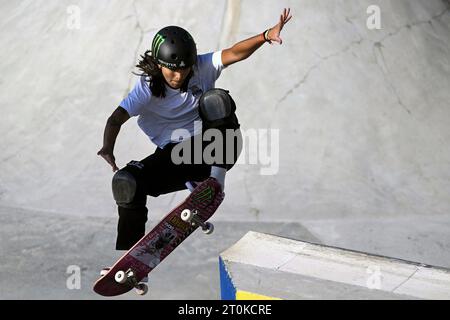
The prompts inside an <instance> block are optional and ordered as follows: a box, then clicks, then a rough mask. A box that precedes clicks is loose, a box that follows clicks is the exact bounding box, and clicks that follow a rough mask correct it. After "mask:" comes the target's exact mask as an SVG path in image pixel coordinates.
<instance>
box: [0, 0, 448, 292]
mask: <svg viewBox="0 0 450 320" xmlns="http://www.w3.org/2000/svg"><path fill="white" fill-rule="evenodd" d="M371 5H376V6H378V7H379V8H380V14H381V29H379V30H377V29H375V30H370V29H368V28H367V19H368V18H369V16H370V14H368V13H367V9H368V7H369V6H371ZM0 7H1V10H0V12H1V13H0V14H1V16H2V22H1V24H2V28H1V29H0V30H1V31H0V32H1V35H2V36H1V37H0V43H1V45H2V52H1V53H0V54H1V59H0V71H1V74H2V75H3V76H2V78H1V79H0V103H1V106H2V110H3V113H2V116H1V117H0V137H1V139H0V149H1V150H2V152H1V162H0V163H1V170H0V210H1V215H0V216H1V219H2V223H1V225H0V228H1V229H0V230H1V236H2V239H1V240H2V241H1V248H0V249H1V252H2V256H12V257H13V258H11V260H8V261H9V262H5V263H4V264H2V266H1V267H0V268H2V269H1V271H2V273H1V274H2V275H5V276H2V279H0V285H1V287H3V288H9V287H10V285H9V284H8V281H7V280H8V279H7V278H8V276H12V275H13V274H14V275H15V276H16V277H17V272H18V270H17V268H15V266H17V265H19V266H20V268H19V271H20V273H21V274H23V278H22V279H23V288H24V289H23V290H22V289H21V290H17V291H16V292H14V291H8V290H6V289H3V290H4V291H0V297H11V296H12V297H17V296H18V297H34V296H36V288H38V287H40V288H42V287H47V286H48V288H49V290H48V292H51V293H49V296H56V297H66V298H72V297H88V296H89V294H90V292H87V291H83V290H81V291H79V292H66V291H67V290H66V288H65V286H64V285H62V288H61V290H63V291H62V292H61V291H59V290H60V289H59V288H60V287H54V283H52V282H51V281H50V280H49V281H48V282H45V283H41V282H40V281H44V280H43V279H40V278H39V277H33V278H30V275H29V274H30V268H31V267H30V266H32V265H34V266H36V265H37V266H39V268H41V269H45V270H46V272H47V273H48V274H49V279H50V278H51V277H53V278H55V277H57V278H58V279H59V278H61V283H62V284H64V283H65V277H66V274H65V270H66V268H67V266H68V265H69V264H75V265H80V266H81V269H82V270H84V271H83V272H84V274H85V278H84V279H86V280H83V281H85V282H83V283H85V285H84V287H83V288H86V290H88V289H87V288H88V286H89V283H90V282H89V281H91V280H92V279H93V278H94V274H96V273H97V269H98V268H99V266H100V265H101V264H103V263H108V261H109V262H110V261H111V260H112V259H113V258H112V257H113V253H112V251H113V243H114V232H115V223H116V219H117V216H116V215H117V213H116V207H115V203H114V201H113V199H112V195H111V190H110V188H111V177H112V171H111V168H110V167H109V166H108V165H107V164H106V163H105V162H104V161H103V160H102V159H100V158H99V157H98V156H97V155H96V152H97V151H98V150H99V149H100V147H101V144H102V138H103V129H104V125H105V122H106V119H107V117H108V116H109V115H110V114H111V112H112V111H113V110H114V109H115V108H116V107H117V104H118V103H119V102H120V101H121V99H122V98H123V97H124V96H125V95H126V94H127V93H128V92H129V91H130V89H131V88H132V87H133V85H134V82H135V81H136V77H135V76H134V75H132V73H131V72H132V71H135V69H134V68H133V66H134V65H135V64H136V62H137V60H138V58H139V55H140V54H142V53H143V52H144V51H145V50H147V49H148V48H149V44H150V42H151V39H152V38H153V36H154V34H155V32H156V31H157V30H159V29H160V28H161V27H162V26H165V25H169V24H177V25H181V26H183V27H185V28H186V29H188V30H189V31H191V33H192V34H193V35H194V37H195V38H196V41H197V44H198V49H199V52H202V53H204V52H209V51H213V50H219V49H222V48H225V47H228V46H231V45H232V44H234V43H235V42H237V41H240V40H243V39H245V38H248V37H250V36H253V35H256V34H258V33H260V32H262V31H263V30H265V29H266V28H268V27H270V26H272V25H274V24H275V23H276V22H277V19H278V14H279V13H280V12H281V10H282V9H283V7H290V8H291V9H292V13H293V15H294V18H293V20H292V21H291V22H290V23H289V24H288V25H287V26H286V28H285V30H283V34H282V37H283V40H284V43H283V45H282V46H277V45H274V46H269V45H265V46H264V47H263V48H261V49H260V50H258V52H256V53H255V54H254V55H253V56H252V57H251V58H249V59H248V60H247V61H244V62H242V63H238V64H236V65H233V66H231V67H230V68H228V69H227V70H224V72H223V74H222V76H221V78H220V79H219V81H218V82H217V87H222V88H226V89H228V90H230V92H231V94H232V95H233V98H234V99H235V100H236V103H237V105H238V106H237V108H238V110H237V114H238V116H239V119H240V122H241V124H242V129H243V130H244V131H247V132H249V133H252V132H256V133H257V134H259V137H260V138H259V139H258V140H257V141H258V143H259V144H260V145H259V146H258V147H260V148H259V149H256V151H255V150H254V151H251V150H247V151H246V157H247V163H245V164H240V165H238V166H236V167H235V168H234V169H233V170H232V171H231V172H230V173H229V174H228V175H227V180H226V194H227V196H226V199H225V202H224V204H223V206H222V207H221V208H220V209H219V211H218V212H217V213H216V215H215V217H214V219H215V221H217V222H218V224H217V226H219V229H217V228H216V233H217V234H216V235H215V236H213V237H216V238H212V240H210V241H211V242H210V243H209V244H208V245H209V246H211V248H210V250H211V252H209V253H208V254H210V255H211V256H209V257H205V256H202V255H201V254H200V253H198V252H197V251H195V252H196V253H197V254H199V257H200V256H201V258H198V260H195V258H193V259H194V260H193V261H192V263H193V264H195V263H197V264H198V263H201V261H200V260H201V259H203V261H210V260H208V259H211V264H208V267H209V266H211V267H212V268H215V265H216V260H215V259H216V258H217V256H218V255H219V253H220V252H221V251H223V250H224V249H226V248H228V247H229V246H231V244H232V243H234V242H235V241H237V240H238V239H239V238H240V237H241V236H242V235H243V234H245V233H244V231H245V232H246V231H248V230H255V231H261V232H267V233H275V234H279V235H282V236H289V237H291V238H294V239H300V240H305V241H312V242H316V243H324V244H328V245H333V246H338V247H343V248H348V249H353V250H359V251H364V252H371V253H376V254H381V255H386V256H393V257H397V258H401V259H406V260H411V261H421V262H423V263H426V264H430V265H437V266H442V267H446V266H447V267H448V266H449V265H450V253H449V252H450V250H449V249H450V232H449V231H450V222H449V221H450V197H449V196H448V195H449V194H450V148H448V145H449V142H448V141H450V129H449V128H450V126H449V125H448V124H449V120H448V119H450V109H449V108H448V105H449V103H448V102H449V101H450V90H448V88H449V87H450V61H449V59H450V38H449V34H450V14H449V3H448V1H441V0H432V1H422V0H415V1H409V0H391V1H389V0H377V1H356V0H355V1H329V0H318V1H313V0H300V1H297V0H295V1H287V0H282V1H271V0H265V1H253V0H250V1H238V0H228V1H225V0H218V1H214V2H212V1H211V2H210V1H207V2H205V1H200V0H198V1H197V0H195V1H194V0H193V1H188V2H187V1H182V0H179V1H175V0H170V1H164V7H162V6H161V1H144V0H142V1H140V0H136V1H127V0H120V1H119V0H99V1H95V3H93V2H90V1H82V0H75V1H66V0H62V1H60V0H50V1H48V0H45V1H44V0H20V1H1V2H0ZM77 10H79V11H77ZM74 12H75V13H76V12H79V14H80V17H81V21H80V24H79V28H78V27H77V26H76V25H75V27H74V26H73V23H72V22H73V21H72V20H71V19H72V17H73V14H74ZM271 129H274V130H279V131H277V132H278V136H279V144H275V146H276V148H277V149H278V150H279V154H277V157H276V158H273V159H269V161H263V160H265V159H264V157H257V159H258V162H257V164H250V163H248V162H249V161H248V158H249V156H251V155H255V153H256V155H257V153H258V152H259V150H263V151H264V150H265V149H266V147H267V144H268V143H270V142H271V139H272V138H276V136H272V135H271V131H270V130H271ZM154 148H155V147H154V146H153V145H152V144H151V143H150V142H149V141H148V139H147V138H146V137H145V136H144V135H143V133H142V132H140V130H139V128H138V126H137V125H136V122H135V119H132V120H130V121H129V122H127V123H126V125H125V126H124V127H123V128H122V131H121V133H120V136H119V139H118V141H117V144H116V149H115V151H116V153H115V155H116V158H117V162H118V165H119V166H124V165H125V164H126V163H127V162H128V161H130V160H139V159H142V158H143V157H146V156H147V155H149V154H150V153H152V152H153V150H154ZM269 154H270V153H269ZM270 160H271V161H270ZM270 165H272V166H273V168H274V170H273V172H272V173H273V174H269V175H262V174H261V169H264V168H266V169H267V168H269V167H270ZM186 194H187V193H186V192H185V191H183V192H178V193H176V194H170V195H164V196H161V197H159V198H157V199H149V201H148V206H149V220H150V223H154V222H156V221H158V220H159V219H160V218H161V217H162V216H163V215H164V214H165V213H167V212H168V211H169V210H170V209H171V208H172V207H173V206H174V205H175V204H176V203H177V202H179V201H180V200H181V199H182V198H184V197H185V196H186ZM221 225H222V227H223V229H220V226H221ZM232 226H234V227H232ZM240 228H246V230H241V229H240ZM239 232H242V234H241V233H239ZM26 235H28V236H26ZM192 241H193V242H192V244H194V243H196V241H199V243H202V245H203V246H205V244H204V242H203V240H200V238H194V240H192ZM200 241H201V242H200ZM66 247H69V248H71V250H70V251H67V250H65V248H66ZM81 247H82V248H83V249H84V250H83V251H82V250H81V249H80V248H81ZM187 247H189V248H191V247H190V245H189V244H187ZM85 250H87V251H85ZM110 250H111V254H110V256H106V252H110ZM192 250H195V249H192ZM53 252H59V253H60V254H59V255H58V256H59V258H58V259H56V258H53V257H54V255H53ZM13 253H14V254H13ZM12 254H13V255H12ZM86 254H88V255H87V256H86ZM102 254H105V255H104V256H103V255H102ZM180 255H181V254H180ZM99 256H101V257H103V258H99ZM192 256H194V257H195V253H193V254H192ZM174 259H175V260H173V262H169V264H170V263H173V265H171V266H172V267H173V268H175V269H176V268H177V266H179V267H180V268H182V265H183V261H181V258H179V259H180V260H177V258H176V257H175V258H174ZM48 261H51V266H50V267H48V265H47V264H48ZM208 263H209V262H208ZM47 268H48V270H47ZM200 269H201V268H200ZM201 270H206V265H205V269H201ZM214 270H215V269H214ZM165 272H167V274H166V273H165ZM202 272H203V271H202ZM205 272H206V271H205ZM214 272H215V271H214ZM170 274H171V272H170V271H169V270H167V271H162V273H161V275H160V276H161V277H164V276H166V275H167V276H169V275H170ZM205 274H208V273H205ZM214 276H218V274H214ZM194 278H195V279H197V281H198V282H197V283H199V284H201V285H199V287H202V288H205V287H207V288H208V289H203V290H198V291H196V290H194V289H193V287H192V286H195V282H194V283H193V284H190V285H191V287H190V288H188V287H186V288H185V291H183V289H182V288H180V286H178V287H177V290H178V291H177V293H172V295H176V294H180V295H182V293H183V292H189V293H191V292H196V293H197V294H198V295H199V297H202V294H204V292H207V294H205V295H206V296H207V297H211V296H215V297H219V287H218V283H217V286H216V287H208V284H209V283H210V281H209V280H208V279H207V278H208V277H206V276H204V275H202V274H197V276H195V277H194ZM160 285H161V288H164V285H167V284H165V283H163V282H162V281H161V283H160ZM155 287H156V288H158V284H155ZM25 288H26V290H25ZM64 290H66V291H64ZM156 290H157V289H156ZM151 297H153V296H151ZM155 297H156V298H158V297H162V296H161V295H160V296H158V295H155ZM163 297H169V298H170V297H172V296H171V294H170V293H167V295H164V296H163Z"/></svg>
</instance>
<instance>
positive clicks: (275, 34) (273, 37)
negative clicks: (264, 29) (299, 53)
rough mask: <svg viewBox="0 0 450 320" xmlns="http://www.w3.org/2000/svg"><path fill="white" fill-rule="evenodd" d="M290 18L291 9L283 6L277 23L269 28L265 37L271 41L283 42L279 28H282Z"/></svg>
mask: <svg viewBox="0 0 450 320" xmlns="http://www.w3.org/2000/svg"><path fill="white" fill-rule="evenodd" d="M291 18H292V15H291V9H290V8H287V9H286V8H285V9H284V10H283V14H282V15H281V16H280V22H278V24H276V25H275V26H274V27H273V28H271V29H270V30H269V33H268V35H267V37H268V38H269V40H270V41H271V42H277V43H279V44H283V40H282V39H281V38H280V34H281V30H283V27H284V25H285V24H286V23H288V22H289V20H291Z"/></svg>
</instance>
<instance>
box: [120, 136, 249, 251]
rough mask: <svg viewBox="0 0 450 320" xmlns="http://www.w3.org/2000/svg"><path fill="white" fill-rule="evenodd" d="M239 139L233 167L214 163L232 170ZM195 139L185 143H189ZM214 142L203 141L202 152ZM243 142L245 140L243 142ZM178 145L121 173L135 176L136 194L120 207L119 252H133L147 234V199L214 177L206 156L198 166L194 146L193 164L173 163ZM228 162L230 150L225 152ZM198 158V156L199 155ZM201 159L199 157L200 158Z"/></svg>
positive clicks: (137, 162) (129, 165)
mask: <svg viewBox="0 0 450 320" xmlns="http://www.w3.org/2000/svg"><path fill="white" fill-rule="evenodd" d="M238 140H239V138H237V139H234V141H233V146H234V157H233V160H234V161H233V163H232V164H214V165H217V166H220V167H223V168H225V169H227V170H230V169H231V168H232V167H233V166H234V163H235V162H236V161H237V159H238V157H239V154H240V152H241V146H242V145H241V144H239V143H237V141H238ZM189 142H192V140H190V141H187V142H182V143H189ZM210 143H211V142H202V143H201V151H202V153H203V151H204V149H205V147H207V146H208V145H209V144H210ZM240 143H242V140H241V142H240ZM176 145H177V144H176V143H172V144H169V145H166V146H165V147H164V149H160V148H157V149H156V151H155V153H153V154H152V155H150V156H148V157H147V158H145V159H143V160H141V161H131V162H130V163H128V164H127V166H126V167H125V168H123V169H121V170H126V171H127V172H129V173H131V174H132V175H133V176H134V178H135V179H136V185H137V187H136V194H135V196H134V199H133V201H132V202H131V203H129V204H127V205H125V206H118V211H119V222H118V229H117V242H116V249H117V250H128V249H130V248H131V247H132V246H133V245H134V244H135V243H136V242H137V241H138V240H139V239H140V238H142V237H143V236H144V235H145V223H146V222H147V213H148V209H147V207H146V202H147V196H152V197H158V196H159V195H161V194H167V193H171V192H175V191H180V190H184V189H186V185H185V183H186V182H187V181H203V180H205V179H207V178H208V177H209V176H210V173H211V166H212V165H211V164H207V163H205V161H204V159H203V157H200V159H201V160H202V161H201V162H202V163H200V164H195V163H194V160H195V155H194V154H195V147H194V144H193V143H190V145H191V162H190V163H188V164H183V163H182V164H174V163H173V162H172V158H171V155H172V150H173V148H174V147H175V146H176ZM223 154H224V159H226V149H225V148H224V150H223ZM197 155H198V153H197ZM197 159H199V157H198V156H197Z"/></svg>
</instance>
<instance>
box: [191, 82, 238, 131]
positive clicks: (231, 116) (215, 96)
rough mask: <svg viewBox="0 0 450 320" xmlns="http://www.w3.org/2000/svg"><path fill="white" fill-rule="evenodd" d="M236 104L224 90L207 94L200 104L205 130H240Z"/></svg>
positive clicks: (213, 90)
mask: <svg viewBox="0 0 450 320" xmlns="http://www.w3.org/2000/svg"><path fill="white" fill-rule="evenodd" d="M235 112H236V103H235V102H234V100H233V98H232V97H231V96H230V95H229V91H226V90H223V89H211V90H208V91H207V92H205V93H204V94H203V95H202V96H201V98H200V102H199V114H200V118H201V119H202V121H203V125H204V128H205V129H211V128H217V129H220V128H227V129H228V128H229V129H238V128H239V127H240V125H239V121H238V119H237V117H236V114H235Z"/></svg>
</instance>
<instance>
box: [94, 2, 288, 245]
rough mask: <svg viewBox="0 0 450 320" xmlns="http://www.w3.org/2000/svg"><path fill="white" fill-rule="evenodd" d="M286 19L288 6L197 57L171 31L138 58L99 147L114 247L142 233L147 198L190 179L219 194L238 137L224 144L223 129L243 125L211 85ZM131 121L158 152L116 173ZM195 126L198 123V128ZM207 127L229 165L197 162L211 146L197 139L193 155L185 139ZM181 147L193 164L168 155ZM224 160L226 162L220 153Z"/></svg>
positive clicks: (276, 37) (272, 38)
mask: <svg viewBox="0 0 450 320" xmlns="http://www.w3.org/2000/svg"><path fill="white" fill-rule="evenodd" d="M290 19H291V16H290V10H289V9H288V10H287V9H285V10H284V11H283V13H282V15H281V17H280V21H279V23H278V24H276V25H275V26H274V27H273V28H270V29H268V30H266V31H265V32H263V33H261V34H259V35H257V36H254V37H252V38H249V39H247V40H244V41H241V42H239V43H237V44H235V45H234V46H232V47H231V48H228V49H224V50H222V51H217V52H212V53H207V54H202V55H197V49H196V44H195V42H194V39H193V38H192V36H191V35H190V34H189V33H188V32H187V31H186V30H184V29H182V28H180V27H176V26H169V27H166V28H163V29H162V30H160V31H159V32H158V33H157V34H156V36H155V37H154V39H153V42H152V46H151V50H149V51H147V52H145V53H144V55H143V56H141V58H142V60H141V61H140V62H139V64H138V65H137V67H138V68H139V70H141V71H142V73H141V74H139V76H140V78H139V79H138V81H137V83H136V85H135V87H134V89H133V90H132V91H131V92H130V93H129V95H128V96H127V97H126V98H125V99H124V100H123V101H122V102H121V103H120V106H119V107H118V108H117V109H116V110H115V111H114V112H113V113H112V115H111V116H110V117H109V118H108V121H107V124H106V127H105V131H104V139H103V147H102V148H101V150H100V151H99V152H98V153H97V154H98V155H99V156H101V157H103V158H104V159H105V160H106V161H107V162H108V163H109V164H110V165H111V167H112V169H113V171H114V172H115V174H114V176H113V179H112V190H113V196H114V199H115V201H116V203H117V205H118V211H119V222H118V235H117V241H116V249H117V250H128V249H130V248H131V247H132V246H133V245H134V244H135V243H136V242H137V241H138V240H139V239H140V238H141V237H143V236H144V234H145V223H146V222H147V213H148V210H147V207H146V200H147V196H153V197H158V196H159V195H161V194H167V193H171V192H175V191H179V190H183V189H186V185H185V183H186V182H188V181H203V180H205V179H208V178H212V179H217V181H218V182H219V183H220V184H221V186H222V190H224V186H225V174H226V172H227V170H230V169H231V168H232V167H233V165H234V163H235V162H236V160H237V158H238V156H239V151H240V148H239V143H238V141H237V140H239V135H237V137H233V138H232V139H233V140H232V141H231V142H230V139H228V141H227V138H226V135H225V130H227V129H233V130H238V129H239V127H240V125H239V122H238V119H237V117H236V115H235V109H236V106H235V103H234V101H233V99H232V97H231V96H230V94H229V92H228V91H225V90H221V89H214V85H215V81H216V80H217V79H218V78H219V76H220V74H221V71H222V70H223V69H224V68H226V67H227V66H229V65H232V64H233V63H236V62H239V61H242V60H244V59H246V58H248V57H249V56H250V55H252V54H253V53H254V52H255V51H256V50H257V49H258V48H260V47H261V46H262V45H263V44H264V43H265V42H269V43H271V42H277V43H280V44H281V43H282V40H281V38H280V32H281V30H282V29H283V26H284V25H285V24H286V23H287V22H288V21H289V20H290ZM136 116H137V117H139V118H138V125H139V127H140V128H141V129H142V130H143V131H144V133H145V134H146V135H147V136H148V137H149V138H150V140H151V141H152V142H153V143H154V144H156V145H157V149H156V151H155V152H154V153H153V154H151V155H149V156H148V157H146V158H145V159H143V160H141V161H131V162H130V163H128V164H127V165H126V167H124V168H122V169H120V170H119V168H118V167H117V165H116V162H115V158H114V154H113V150H114V145H115V141H116V138H117V136H118V133H119V131H120V128H121V126H122V125H123V124H124V123H125V122H126V121H127V120H128V119H129V118H130V117H136ZM196 123H201V126H200V129H199V126H198V125H197V126H196V125H195V124H196ZM179 129H185V130H186V131H187V132H189V135H190V136H189V137H184V138H183V139H181V140H180V137H179V136H178V135H174V132H175V131H176V130H179ZM208 129H218V130H219V131H220V132H221V133H223V138H224V139H223V141H224V144H223V145H224V148H223V152H224V153H226V152H229V149H228V148H226V147H225V146H227V145H229V144H230V143H231V144H232V145H233V151H234V152H233V156H232V159H233V162H232V163H225V162H224V161H215V162H213V163H212V164H211V163H209V162H208V163H207V162H206V161H204V159H202V161H201V162H200V163H198V161H195V159H196V157H197V156H198V153H199V152H200V153H201V155H200V157H201V158H203V157H202V155H203V150H204V149H205V147H207V146H208V143H207V142H202V143H201V150H198V149H196V148H195V147H194V146H195V143H190V142H192V141H193V139H194V138H195V137H198V136H199V135H201V134H203V133H204V132H205V131H206V130H208ZM180 143H183V144H187V143H190V144H188V145H189V146H190V148H191V151H192V152H191V153H190V158H191V159H190V160H191V161H188V162H187V163H181V164H179V163H175V162H174V161H173V156H174V152H173V150H174V148H175V147H177V145H178V144H180ZM183 150H185V149H183ZM196 153H197V154H196ZM183 155H184V153H183ZM188 158H189V157H188ZM183 159H184V157H183ZM222 159H228V157H227V156H226V155H225V154H223V155H222Z"/></svg>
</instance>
